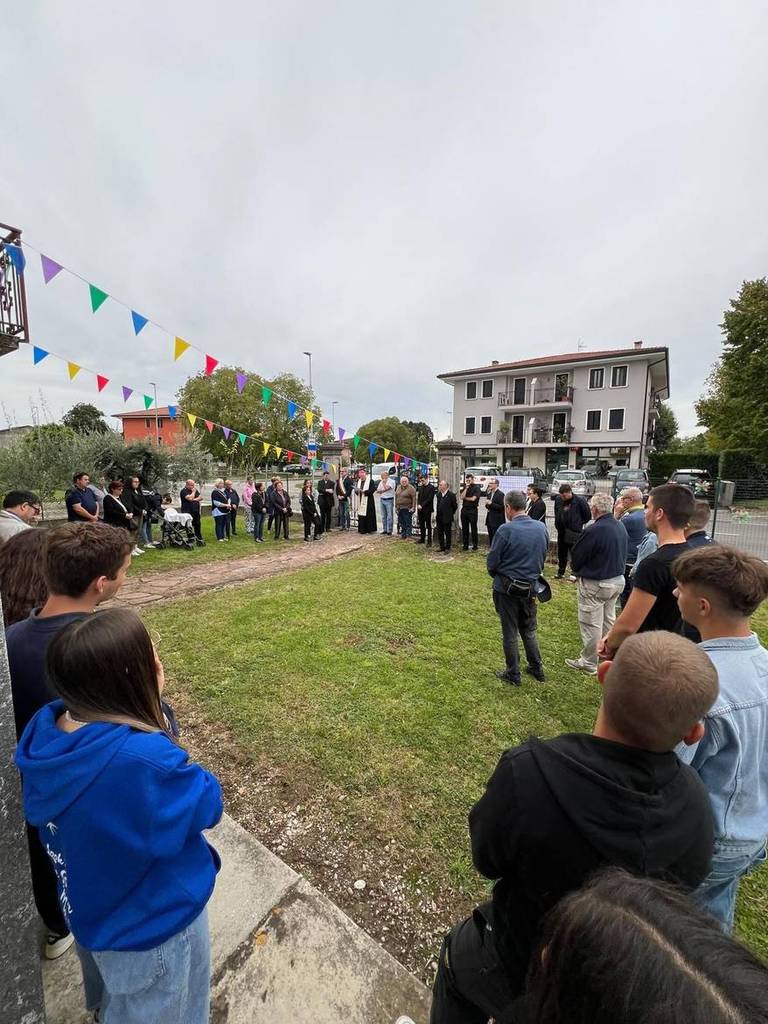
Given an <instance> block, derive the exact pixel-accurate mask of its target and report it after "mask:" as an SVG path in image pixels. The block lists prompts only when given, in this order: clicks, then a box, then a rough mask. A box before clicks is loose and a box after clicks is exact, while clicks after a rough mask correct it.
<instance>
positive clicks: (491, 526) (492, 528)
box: [485, 477, 506, 547]
mask: <svg viewBox="0 0 768 1024" xmlns="http://www.w3.org/2000/svg"><path fill="white" fill-rule="evenodd" d="M485 507H486V508H487V509H488V513H487V515H486V517H485V528H486V530H487V531H488V547H490V546H491V544H493V535H494V533H496V531H497V530H498V528H499V527H500V526H501V524H502V523H503V522H504V520H505V518H506V516H505V514H504V492H503V491H500V490H499V481H498V480H497V479H496V477H493V478H492V479H491V480H489V481H488V488H487V490H486V492H485Z"/></svg>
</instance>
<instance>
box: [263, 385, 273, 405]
mask: <svg viewBox="0 0 768 1024" xmlns="http://www.w3.org/2000/svg"><path fill="white" fill-rule="evenodd" d="M271 397H272V388H262V389H261V400H262V402H263V403H264V405H269V400H270V398H271Z"/></svg>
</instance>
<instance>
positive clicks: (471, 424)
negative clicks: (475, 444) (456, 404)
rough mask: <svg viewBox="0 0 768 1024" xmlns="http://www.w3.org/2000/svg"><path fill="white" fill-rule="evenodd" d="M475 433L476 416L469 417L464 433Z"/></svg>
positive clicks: (465, 423)
mask: <svg viewBox="0 0 768 1024" xmlns="http://www.w3.org/2000/svg"><path fill="white" fill-rule="evenodd" d="M474 432H475V417H474V416H467V417H466V419H465V420H464V433H465V434H474Z"/></svg>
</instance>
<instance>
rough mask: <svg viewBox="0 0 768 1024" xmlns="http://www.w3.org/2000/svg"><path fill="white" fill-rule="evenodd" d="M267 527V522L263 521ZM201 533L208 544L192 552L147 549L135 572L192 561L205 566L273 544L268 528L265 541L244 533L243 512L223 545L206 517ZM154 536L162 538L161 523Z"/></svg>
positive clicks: (169, 567)
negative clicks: (235, 532)
mask: <svg viewBox="0 0 768 1024" xmlns="http://www.w3.org/2000/svg"><path fill="white" fill-rule="evenodd" d="M264 525H265V526H266V523H265V524H264ZM202 533H203V540H204V541H205V547H204V548H199V547H197V546H195V548H194V549H193V550H192V551H187V550H186V549H185V548H163V549H158V548H144V554H143V555H141V556H139V557H138V558H136V560H135V563H134V565H135V571H138V572H141V573H145V572H166V571H167V570H168V569H183V568H185V567H186V566H188V565H189V564H191V563H193V562H194V563H195V564H199V565H204V564H205V563H206V562H221V561H224V560H225V559H228V558H238V557H244V556H246V555H253V554H257V553H258V552H260V551H264V550H266V549H267V547H268V546H269V545H270V544H271V543H272V535H271V534H267V533H266V531H265V534H264V536H265V541H264V544H257V543H256V542H255V541H254V539H253V537H252V536H251V535H250V534H246V532H245V516H244V515H243V513H242V512H241V513H240V514H239V515H238V517H237V534H236V536H234V537H232V538H231V539H230V540H228V541H225V543H224V544H219V543H218V541H217V540H216V535H215V533H214V529H213V519H212V518H211V517H210V516H203V520H202ZM152 537H153V539H154V540H155V541H159V540H160V526H159V525H158V524H155V525H154V526H153V527H152Z"/></svg>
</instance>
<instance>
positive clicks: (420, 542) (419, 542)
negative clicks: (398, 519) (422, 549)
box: [416, 540, 424, 544]
mask: <svg viewBox="0 0 768 1024" xmlns="http://www.w3.org/2000/svg"><path fill="white" fill-rule="evenodd" d="M416 543H417V544H423V543H424V541H423V540H417V541H416Z"/></svg>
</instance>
